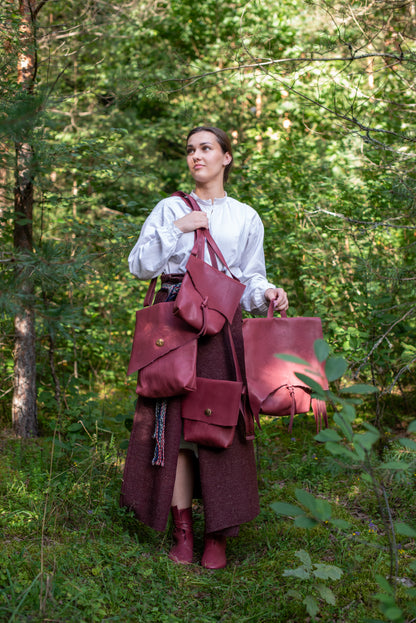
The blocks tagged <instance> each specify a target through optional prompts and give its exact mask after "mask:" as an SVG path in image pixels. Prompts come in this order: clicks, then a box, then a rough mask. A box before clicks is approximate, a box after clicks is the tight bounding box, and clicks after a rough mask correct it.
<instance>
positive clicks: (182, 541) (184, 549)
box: [169, 506, 194, 565]
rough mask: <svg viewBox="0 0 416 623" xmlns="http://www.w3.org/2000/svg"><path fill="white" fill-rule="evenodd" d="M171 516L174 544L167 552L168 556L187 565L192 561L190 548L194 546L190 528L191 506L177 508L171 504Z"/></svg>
mask: <svg viewBox="0 0 416 623" xmlns="http://www.w3.org/2000/svg"><path fill="white" fill-rule="evenodd" d="M171 510H172V517H173V526H174V527H173V533H172V536H173V540H174V541H175V545H174V546H173V547H172V549H171V550H170V552H169V558H170V559H171V560H173V561H174V562H179V563H181V564H183V565H188V564H189V563H191V562H192V550H193V546H194V533H193V530H192V508H184V509H181V510H179V508H178V507H177V506H172V508H171Z"/></svg>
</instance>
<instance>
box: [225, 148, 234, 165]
mask: <svg viewBox="0 0 416 623" xmlns="http://www.w3.org/2000/svg"><path fill="white" fill-rule="evenodd" d="M232 159H233V157H232V155H231V154H230V153H229V152H228V151H227V152H226V153H225V154H224V166H225V167H226V166H228V165H229V164H230V162H231V161H232Z"/></svg>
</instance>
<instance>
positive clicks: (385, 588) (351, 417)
mask: <svg viewBox="0 0 416 623" xmlns="http://www.w3.org/2000/svg"><path fill="white" fill-rule="evenodd" d="M315 351H316V353H317V354H318V353H319V354H320V355H321V356H322V359H321V360H322V361H325V370H326V372H327V376H328V380H329V381H336V380H338V379H339V378H340V377H341V376H342V374H343V371H344V372H345V371H346V369H347V365H346V362H345V360H344V359H343V358H340V357H328V358H327V359H325V358H324V354H325V353H329V349H325V348H324V347H323V345H322V342H318V343H317V344H316V347H315ZM302 377H303V380H305V382H307V383H308V385H309V386H310V387H311V388H312V390H313V391H314V392H315V385H316V382H315V381H314V380H313V379H309V380H308V377H307V376H306V375H302ZM374 391H377V390H376V388H374V387H373V386H371V385H363V384H358V385H357V386H355V385H352V386H349V387H346V388H340V389H339V392H338V394H335V393H334V392H332V391H330V390H327V391H325V392H324V391H323V390H321V392H320V397H321V396H322V395H324V398H325V394H326V399H327V400H328V401H329V402H330V403H331V404H332V406H333V407H334V409H335V414H334V424H335V427H334V428H327V429H324V430H321V431H320V432H319V433H318V434H317V435H316V436H315V439H316V441H318V442H321V443H323V444H325V447H326V449H327V450H328V452H329V453H330V454H331V455H332V456H333V457H334V458H333V460H334V461H336V462H337V464H338V465H341V466H342V467H343V468H344V469H347V470H355V472H357V473H359V474H360V475H361V477H362V478H363V479H364V480H365V481H367V482H368V483H369V484H370V485H371V489H372V492H373V495H374V496H375V501H376V503H377V506H378V512H379V514H380V517H381V519H382V521H383V525H384V530H385V534H386V536H387V538H388V543H389V552H390V574H389V580H390V582H388V581H386V580H385V579H384V578H382V577H381V576H378V577H377V581H378V583H379V585H380V587H381V589H382V592H381V593H377V594H376V595H375V599H377V600H378V601H379V602H380V609H381V611H382V613H383V615H384V616H385V617H386V618H387V620H389V621H399V622H403V621H404V620H405V619H404V617H403V609H402V608H400V607H398V605H397V603H396V602H397V596H396V584H397V581H398V569H399V563H398V546H397V536H398V535H401V536H404V537H408V538H414V537H415V536H416V530H415V529H414V528H413V527H412V526H411V525H409V524H408V523H407V522H403V521H393V516H394V511H393V509H392V508H391V505H390V502H389V499H388V490H387V486H386V484H385V480H386V474H387V473H390V474H392V475H393V477H394V475H395V474H397V473H406V474H410V473H411V472H414V470H415V467H416V453H415V450H416V443H415V442H414V441H413V440H411V439H408V438H405V437H401V438H399V439H398V440H397V441H398V444H400V445H401V446H402V447H404V448H405V449H406V450H407V454H408V457H406V458H405V459H403V457H400V460H391V459H389V458H387V459H386V460H383V459H381V460H380V459H377V457H376V455H375V452H374V449H375V445H376V444H377V443H378V442H379V440H380V431H379V430H378V429H377V428H375V427H374V426H373V425H372V424H370V423H368V422H363V423H362V428H361V429H359V428H358V426H357V422H356V412H355V404H354V403H352V402H351V399H348V398H347V399H346V398H345V397H344V395H343V394H345V393H348V394H358V395H366V394H371V393H373V392H374ZM354 402H355V403H356V404H361V402H362V401H361V399H358V400H355V401H354ZM362 429H364V430H362ZM414 429H415V422H411V423H410V424H409V426H408V430H407V433H408V434H411V431H414ZM295 496H296V498H297V500H298V501H299V502H300V503H301V504H302V507H298V506H295V505H293V504H288V503H285V502H275V503H273V504H272V505H271V507H272V509H273V510H274V511H275V512H276V513H277V514H278V515H283V516H288V517H292V518H293V520H294V525H295V526H297V527H298V528H308V529H310V528H315V527H316V526H318V525H320V524H322V523H324V524H327V525H328V526H331V525H332V526H333V527H335V528H337V529H339V530H340V531H344V530H348V529H349V524H348V523H347V522H345V521H344V520H342V519H341V520H339V519H335V520H334V519H332V508H331V505H330V504H329V503H328V501H326V500H324V499H322V498H320V497H316V496H314V495H312V494H311V493H310V492H308V491H306V490H299V489H296V490H295ZM370 525H371V529H372V523H371V522H370ZM298 557H299V558H300V559H301V560H302V562H303V563H304V564H303V566H302V567H298V568H297V569H295V570H291V571H287V570H286V571H285V572H284V574H285V575H292V576H294V577H297V578H304V579H308V580H310V579H311V560H310V557H309V555H308V554H307V553H306V552H302V556H301V555H299V556H298ZM312 573H313V574H314V575H316V573H315V572H312ZM409 585H410V586H413V583H412V582H410V584H409ZM412 597H413V591H409V593H408V595H406V598H407V599H411V598H412ZM303 603H305V605H306V608H307V610H308V612H309V614H310V615H311V616H312V617H315V616H316V615H317V613H318V611H319V606H318V602H317V600H316V598H315V597H314V596H311V595H308V596H307V597H305V599H304V602H303Z"/></svg>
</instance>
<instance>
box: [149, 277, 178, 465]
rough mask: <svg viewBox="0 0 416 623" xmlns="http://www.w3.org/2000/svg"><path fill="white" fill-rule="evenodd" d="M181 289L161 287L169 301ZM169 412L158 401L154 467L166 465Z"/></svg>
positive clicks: (169, 284) (176, 285) (163, 285)
mask: <svg viewBox="0 0 416 623" xmlns="http://www.w3.org/2000/svg"><path fill="white" fill-rule="evenodd" d="M180 287H181V284H180V283H173V284H172V283H164V284H162V286H161V288H160V289H161V290H167V291H168V296H167V299H166V302H167V301H173V300H175V299H176V296H177V294H178V292H179V288H180ZM167 410H168V400H167V399H166V398H161V399H159V400H157V401H156V407H155V432H154V434H153V439H155V441H156V443H155V452H154V455H153V459H152V465H158V466H159V467H163V466H164V465H165V427H166V413H167Z"/></svg>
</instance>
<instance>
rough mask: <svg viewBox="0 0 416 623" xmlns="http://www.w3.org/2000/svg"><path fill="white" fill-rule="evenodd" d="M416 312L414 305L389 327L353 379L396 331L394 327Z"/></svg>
mask: <svg viewBox="0 0 416 623" xmlns="http://www.w3.org/2000/svg"><path fill="white" fill-rule="evenodd" d="M415 310H416V305H414V306H413V307H411V308H410V309H408V310H407V312H406V313H405V314H404V315H403V316H402V317H401V318H398V319H397V320H396V321H395V322H393V324H391V325H390V326H389V328H388V329H387V331H386V332H385V333H384V334H383V335H382V336H381V337H379V339H378V340H377V342H376V343H375V344H374V345H373V347H372V349H371V350H370V352H369V353H368V354H367V355H366V356H365V357H364V359H363V362H362V364H361V365H360V366H359V368H358V369H357V371H356V372H355V373H354V375H353V379H356V378H357V376H358V375H359V373H360V370H361V369H362V368H363V367H364V366H365V364H366V363H367V361H368V360H369V358H370V357H371V355H372V354H373V352H374V351H375V350H376V349H377V348H378V347H379V346H380V344H381V343H382V341H383V340H384V339H385V338H386V337H387V336H388V334H389V333H390V332H391V331H392V330H393V329H394V327H395V326H396V325H398V324H399V323H400V322H402V321H403V320H406V318H407V317H408V316H411V315H412V314H413V313H414V311H415Z"/></svg>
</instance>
